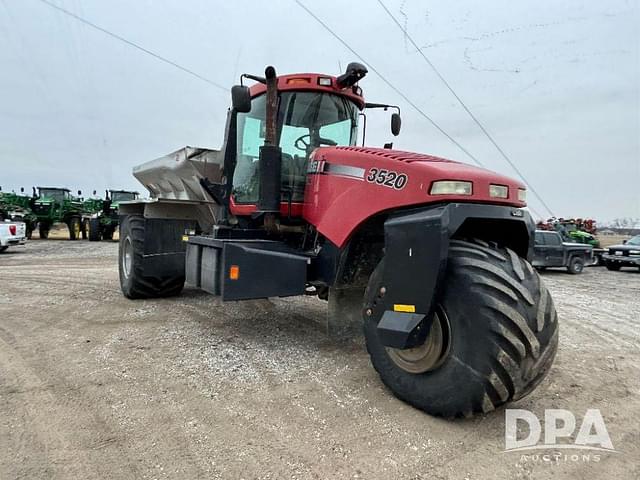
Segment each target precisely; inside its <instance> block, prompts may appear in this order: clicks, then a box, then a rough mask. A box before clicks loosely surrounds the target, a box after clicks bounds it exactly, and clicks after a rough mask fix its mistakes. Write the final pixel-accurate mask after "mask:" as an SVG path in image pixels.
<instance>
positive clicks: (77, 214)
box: [0, 187, 139, 241]
mask: <svg viewBox="0 0 640 480" xmlns="http://www.w3.org/2000/svg"><path fill="white" fill-rule="evenodd" d="M138 196H139V194H138V192H133V191H127V190H107V191H105V197H104V198H99V197H97V196H96V191H95V190H94V191H93V195H92V196H91V197H90V198H87V199H85V198H83V197H82V192H81V191H80V190H78V194H77V196H75V195H73V194H72V193H71V190H69V189H68V188H59V187H33V193H32V195H28V194H25V193H24V188H21V189H20V193H16V192H3V191H2V188H1V187H0V221H5V220H12V221H21V222H24V224H25V233H26V237H27V238H31V236H32V234H33V232H34V231H35V230H36V229H37V230H38V233H39V235H40V238H42V239H46V238H48V237H49V232H50V231H51V228H52V227H53V226H54V225H55V224H60V223H63V224H65V225H66V226H67V228H68V229H69V238H70V239H71V240H79V239H80V238H82V239H89V240H90V241H98V240H110V239H112V238H113V234H114V232H115V231H116V229H117V228H118V222H119V217H118V209H119V204H120V203H121V202H124V201H129V200H136V199H137V198H138Z"/></svg>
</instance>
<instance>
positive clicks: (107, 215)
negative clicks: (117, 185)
mask: <svg viewBox="0 0 640 480" xmlns="http://www.w3.org/2000/svg"><path fill="white" fill-rule="evenodd" d="M94 194H95V192H94ZM139 195H140V194H139V193H138V192H131V191H128V190H108V191H107V192H106V196H105V199H104V200H99V199H89V200H87V201H85V211H87V212H90V216H89V217H85V218H84V219H83V224H82V226H83V231H84V232H86V234H87V236H88V237H89V241H90V242H97V241H99V240H111V239H113V234H114V232H115V231H116V229H117V228H118V225H119V222H120V218H119V215H118V210H119V208H118V207H119V205H120V202H127V201H131V200H137V199H138V197H139Z"/></svg>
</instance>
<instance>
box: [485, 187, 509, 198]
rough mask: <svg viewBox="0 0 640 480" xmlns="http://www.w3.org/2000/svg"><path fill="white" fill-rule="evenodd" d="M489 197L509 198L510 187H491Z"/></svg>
mask: <svg viewBox="0 0 640 480" xmlns="http://www.w3.org/2000/svg"><path fill="white" fill-rule="evenodd" d="M489 196H490V197H493V198H509V187H505V186H504V185H493V184H491V185H489Z"/></svg>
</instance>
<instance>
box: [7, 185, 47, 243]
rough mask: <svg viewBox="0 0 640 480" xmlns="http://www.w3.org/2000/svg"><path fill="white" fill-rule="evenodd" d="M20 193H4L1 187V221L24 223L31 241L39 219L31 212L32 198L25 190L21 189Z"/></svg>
mask: <svg viewBox="0 0 640 480" xmlns="http://www.w3.org/2000/svg"><path fill="white" fill-rule="evenodd" d="M20 192H21V193H20V194H18V193H15V192H11V193H9V192H3V191H2V187H0V221H2V220H5V219H6V220H16V221H18V220H19V221H21V222H24V224H25V230H26V231H25V233H26V236H27V238H29V239H30V238H31V235H32V234H33V231H34V230H35V228H36V224H37V223H38V218H37V217H36V215H35V214H34V213H33V212H32V211H31V201H32V199H31V197H30V196H29V195H24V188H21V189H20Z"/></svg>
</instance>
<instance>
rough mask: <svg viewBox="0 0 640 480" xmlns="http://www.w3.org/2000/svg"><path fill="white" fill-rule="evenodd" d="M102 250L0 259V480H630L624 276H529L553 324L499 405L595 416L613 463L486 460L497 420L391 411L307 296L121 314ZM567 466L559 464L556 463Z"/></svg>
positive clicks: (635, 345) (634, 319) (637, 402)
mask: <svg viewBox="0 0 640 480" xmlns="http://www.w3.org/2000/svg"><path fill="white" fill-rule="evenodd" d="M116 254H117V244H116V243H113V242H101V243H91V244H89V243H88V242H69V241H60V240H49V241H39V240H34V241H32V242H31V243H29V244H28V245H27V247H26V248H23V249H18V248H15V249H10V250H9V251H7V253H6V254H2V255H0V278H1V279H2V280H1V283H0V478H1V479H15V478H24V479H30V480H31V479H42V478H56V479H57V478H64V479H67V478H73V479H75V478H77V479H83V480H84V479H105V478H109V479H125V478H126V479H129V478H149V479H151V478H174V479H196V478H207V479H211V478H224V479H235V478H246V479H253V478H263V479H279V478H330V479H333V478H362V479H375V478H380V479H427V478H429V479H448V478H452V479H453V478H455V479H465V478H468V479H484V478H510V479H514V478H557V479H564V478H575V479H584V478H607V479H609V478H620V479H622V478H639V477H640V434H639V431H638V425H639V422H638V418H639V416H640V341H639V340H640V330H639V327H640V273H639V272H638V271H637V270H635V271H632V270H629V271H621V272H617V273H616V272H608V271H606V270H605V269H603V268H589V269H587V270H586V272H585V273H584V274H583V275H581V276H578V277H576V276H571V275H568V274H565V273H563V272H548V273H546V274H545V275H544V278H545V281H546V282H547V283H548V285H549V286H550V289H551V291H552V293H553V295H554V298H555V301H556V305H557V308H558V313H559V315H560V321H561V342H560V351H559V354H558V357H557V360H556V363H555V366H554V368H553V369H552V371H551V373H550V375H549V377H548V378H547V379H546V380H545V381H544V382H543V384H542V385H541V386H540V387H539V388H538V390H536V391H535V392H534V393H533V394H532V395H530V396H529V397H527V398H526V399H524V400H522V401H520V402H518V403H515V404H512V406H513V407H515V408H524V409H529V410H532V411H533V412H535V413H536V414H537V415H538V416H539V417H540V418H542V417H543V414H544V409H546V408H566V409H569V410H571V411H572V412H574V413H575V415H576V417H578V419H581V418H582V416H583V415H584V413H585V411H586V409H587V408H599V409H600V411H601V412H602V415H603V417H604V419H605V422H606V425H607V428H608V432H609V434H610V436H611V439H612V442H613V445H614V447H615V449H616V450H617V451H618V453H603V454H602V455H601V458H600V461H595V460H594V459H593V458H592V459H591V460H590V461H583V460H580V461H572V460H571V459H568V460H563V459H561V460H560V461H558V462H557V463H549V462H543V461H537V462H536V461H533V460H530V459H527V458H523V457H522V456H521V454H519V453H514V452H511V453H504V452H503V449H504V411H502V410H501V411H497V412H493V413H491V414H489V415H487V416H485V417H477V418H473V419H469V420H458V421H445V420H442V419H437V418H432V417H430V416H427V415H425V414H423V413H421V412H419V411H417V410H415V409H413V408H411V407H409V406H407V405H405V404H403V403H402V402H400V401H398V400H396V399H395V398H394V397H393V395H391V394H390V393H389V392H388V391H387V390H386V389H385V388H384V387H383V385H382V384H381V382H380V381H379V380H378V377H377V375H376V373H375V372H374V371H373V369H372V368H371V366H370V364H369V359H368V356H367V354H366V352H365V350H364V348H363V345H362V339H360V338H357V339H353V340H350V341H346V342H345V341H343V342H339V341H335V340H331V339H328V338H327V337H326V336H325V335H324V334H323V333H322V332H321V330H320V328H319V327H318V322H319V321H320V320H321V319H322V318H323V315H324V307H325V306H324V304H323V303H322V302H320V301H318V300H315V299H311V298H303V299H283V300H273V301H257V302H246V303H239V304H228V305H225V306H222V305H221V304H220V303H219V302H218V301H217V300H215V299H214V298H212V297H210V296H207V295H205V294H202V293H200V292H197V291H195V290H190V289H187V290H185V292H184V294H183V295H182V296H181V297H179V298H175V299H168V300H161V301H153V302H152V301H135V302H134V301H129V300H126V299H125V298H123V297H122V296H121V294H120V291H119V287H118V275H117V267H116ZM567 452H568V453H574V452H573V451H567Z"/></svg>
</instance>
